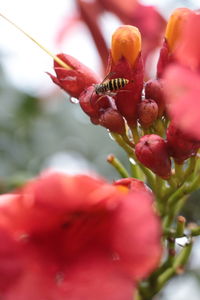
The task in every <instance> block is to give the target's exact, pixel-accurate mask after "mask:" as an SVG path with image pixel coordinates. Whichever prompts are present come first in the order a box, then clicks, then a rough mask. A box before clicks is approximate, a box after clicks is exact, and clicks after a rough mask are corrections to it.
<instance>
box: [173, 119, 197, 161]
mask: <svg viewBox="0 0 200 300" xmlns="http://www.w3.org/2000/svg"><path fill="white" fill-rule="evenodd" d="M167 147H168V151H169V154H170V156H172V157H173V158H174V159H175V161H176V162H177V163H178V164H182V163H183V161H184V160H186V159H187V158H189V157H191V156H194V155H195V154H196V153H197V151H198V149H199V148H200V141H195V140H192V139H191V137H189V136H188V135H186V134H185V133H184V132H182V131H181V130H179V129H177V128H176V127H175V126H174V125H173V124H172V123H171V124H170V125H169V127H168V129H167Z"/></svg>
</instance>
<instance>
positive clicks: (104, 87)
mask: <svg viewBox="0 0 200 300" xmlns="http://www.w3.org/2000/svg"><path fill="white" fill-rule="evenodd" d="M128 83H129V80H128V79H126V78H114V79H110V80H108V81H106V82H104V83H101V84H98V85H96V87H95V92H96V94H97V95H99V94H106V93H107V92H112V91H117V90H119V89H121V88H123V87H124V86H125V85H127V84H128Z"/></svg>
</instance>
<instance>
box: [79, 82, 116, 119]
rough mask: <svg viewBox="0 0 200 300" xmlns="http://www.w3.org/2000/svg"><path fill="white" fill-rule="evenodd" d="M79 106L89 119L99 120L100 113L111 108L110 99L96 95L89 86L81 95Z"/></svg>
mask: <svg viewBox="0 0 200 300" xmlns="http://www.w3.org/2000/svg"><path fill="white" fill-rule="evenodd" d="M113 101H114V100H113ZM79 104H80V106H81V108H82V110H83V111H84V112H85V113H86V114H87V115H88V116H90V117H91V118H99V117H100V114H101V111H102V110H105V109H107V108H109V107H110V106H111V103H110V98H109V97H108V96H104V97H101V96H99V95H96V93H95V92H94V87H93V86H89V87H88V88H87V89H85V90H84V91H83V92H82V93H81V95H80V97H79Z"/></svg>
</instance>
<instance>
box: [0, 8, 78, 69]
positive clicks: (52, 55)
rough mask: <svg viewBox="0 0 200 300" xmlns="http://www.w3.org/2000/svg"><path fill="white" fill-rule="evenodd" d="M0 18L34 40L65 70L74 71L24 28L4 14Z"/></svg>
mask: <svg viewBox="0 0 200 300" xmlns="http://www.w3.org/2000/svg"><path fill="white" fill-rule="evenodd" d="M0 17H2V18H3V19H4V20H6V21H7V22H9V23H10V24H11V25H13V26H14V27H15V28H17V29H18V30H19V31H21V32H22V33H23V34H24V35H26V36H27V37H28V38H29V39H30V40H32V41H33V42H34V43H35V44H36V45H38V46H39V47H40V48H41V49H42V50H44V51H45V52H46V53H47V54H48V55H50V56H51V57H52V58H53V59H54V60H55V61H56V62H57V63H58V64H59V65H60V66H61V67H63V68H65V69H67V70H72V69H73V68H72V67H70V66H68V65H67V64H66V63H65V62H64V61H62V60H61V59H60V58H59V57H57V56H55V55H54V54H53V53H51V52H50V51H49V50H48V49H46V48H45V47H44V46H42V45H41V44H40V43H38V42H37V41H36V40H35V39H34V38H33V37H32V36H30V35H29V34H28V33H27V32H25V31H24V30H23V29H22V28H20V27H19V26H18V25H16V24H15V23H14V22H12V21H11V20H9V19H8V18H7V17H6V16H4V15H3V14H1V13H0Z"/></svg>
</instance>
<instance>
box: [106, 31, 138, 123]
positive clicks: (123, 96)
mask: <svg viewBox="0 0 200 300" xmlns="http://www.w3.org/2000/svg"><path fill="white" fill-rule="evenodd" d="M108 69H109V71H110V72H111V74H112V78H125V79H128V80H129V83H128V84H127V85H126V86H125V87H124V88H120V89H117V91H116V95H115V96H114V99H115V103H116V106H117V109H118V111H119V112H120V114H121V115H122V116H123V117H124V118H125V119H126V121H127V122H128V124H129V126H134V125H135V123H136V120H137V109H138V103H139V102H140V101H141V93H142V88H143V78H144V67H143V60H142V57H141V36H140V32H139V30H138V29H137V28H136V27H134V26H130V25H124V26H121V27H119V28H118V29H117V30H116V31H115V33H114V34H113V37H112V46H111V59H110V62H109V65H108Z"/></svg>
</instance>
